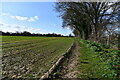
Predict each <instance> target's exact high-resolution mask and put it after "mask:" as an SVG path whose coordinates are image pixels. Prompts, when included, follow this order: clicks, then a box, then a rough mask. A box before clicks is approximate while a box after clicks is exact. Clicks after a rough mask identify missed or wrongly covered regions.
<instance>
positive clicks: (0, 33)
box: [0, 31, 73, 37]
mask: <svg viewBox="0 0 120 80" xmlns="http://www.w3.org/2000/svg"><path fill="white" fill-rule="evenodd" d="M0 35H3V36H44V37H73V36H72V35H71V34H69V36H64V35H61V34H56V33H48V34H39V33H30V32H28V31H24V32H15V33H12V32H3V31H0Z"/></svg>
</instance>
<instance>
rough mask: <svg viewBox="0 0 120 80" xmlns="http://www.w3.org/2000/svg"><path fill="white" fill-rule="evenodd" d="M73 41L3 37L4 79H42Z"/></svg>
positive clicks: (61, 38)
mask: <svg viewBox="0 0 120 80" xmlns="http://www.w3.org/2000/svg"><path fill="white" fill-rule="evenodd" d="M72 41H73V38H65V37H23V36H2V53H3V54H2V58H3V60H2V68H3V72H2V73H3V77H16V78H17V77H22V78H24V77H27V78H28V77H29V78H40V77H41V76H42V75H43V74H44V73H45V72H47V71H48V70H49V69H50V68H51V67H52V65H53V64H54V63H55V62H56V61H57V60H58V58H59V57H60V56H62V55H63V54H64V53H65V52H66V51H67V49H68V48H69V47H70V46H71V44H72Z"/></svg>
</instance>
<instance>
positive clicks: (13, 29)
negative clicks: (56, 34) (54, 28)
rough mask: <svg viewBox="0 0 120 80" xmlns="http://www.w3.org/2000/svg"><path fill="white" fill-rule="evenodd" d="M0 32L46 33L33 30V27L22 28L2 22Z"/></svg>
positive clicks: (37, 29) (36, 29)
mask: <svg viewBox="0 0 120 80" xmlns="http://www.w3.org/2000/svg"><path fill="white" fill-rule="evenodd" d="M0 30H2V31H4V32H16V31H18V32H23V31H28V32H31V33H42V34H43V33H46V31H45V30H41V29H39V28H33V27H26V26H21V25H16V24H6V23H2V22H0Z"/></svg>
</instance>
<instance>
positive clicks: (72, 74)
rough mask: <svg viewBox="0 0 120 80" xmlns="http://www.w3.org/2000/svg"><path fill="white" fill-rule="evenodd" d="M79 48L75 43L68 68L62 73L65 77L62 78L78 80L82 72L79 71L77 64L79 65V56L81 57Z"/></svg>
mask: <svg viewBox="0 0 120 80" xmlns="http://www.w3.org/2000/svg"><path fill="white" fill-rule="evenodd" d="M78 49H79V46H78V43H77V42H75V43H74V45H73V47H72V50H71V55H70V57H69V59H68V63H67V66H66V68H65V69H64V70H63V71H62V72H63V73H64V75H63V76H62V78H77V74H79V73H80V72H79V71H78V70H77V64H78V55H79V51H78Z"/></svg>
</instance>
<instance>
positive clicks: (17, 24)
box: [0, 2, 72, 35]
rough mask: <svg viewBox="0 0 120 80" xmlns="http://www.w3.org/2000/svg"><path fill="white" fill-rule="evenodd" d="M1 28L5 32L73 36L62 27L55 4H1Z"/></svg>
mask: <svg viewBox="0 0 120 80" xmlns="http://www.w3.org/2000/svg"><path fill="white" fill-rule="evenodd" d="M0 8H1V14H0V17H1V18H0V26H1V29H0V30H1V31H4V32H23V31H28V32H30V33H40V34H48V33H56V34H61V35H69V34H72V30H71V29H69V28H63V27H62V19H61V18H60V17H58V16H59V13H58V12H56V11H55V2H1V3H0Z"/></svg>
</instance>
